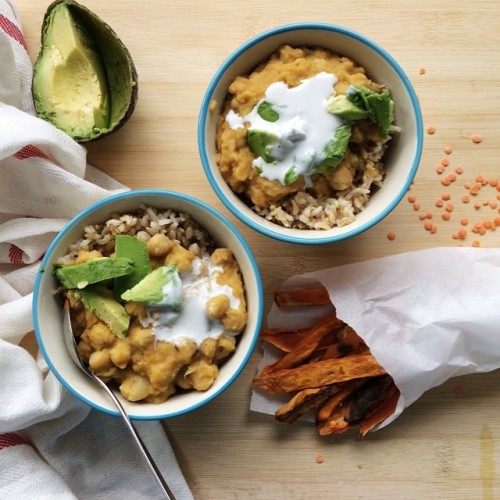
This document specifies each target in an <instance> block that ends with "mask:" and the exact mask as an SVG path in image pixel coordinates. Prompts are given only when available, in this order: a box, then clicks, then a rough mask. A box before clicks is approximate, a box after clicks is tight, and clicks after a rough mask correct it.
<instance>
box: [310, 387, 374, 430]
mask: <svg viewBox="0 0 500 500" xmlns="http://www.w3.org/2000/svg"><path fill="white" fill-rule="evenodd" d="M367 380H368V379H366V378H360V379H355V380H350V381H349V382H345V383H343V384H335V385H336V386H340V390H339V392H338V393H336V394H334V395H333V396H332V397H331V398H329V399H328V400H327V401H326V402H325V404H324V405H323V406H322V407H321V408H320V409H319V410H318V413H317V415H316V424H320V423H322V422H326V421H327V420H328V419H329V418H330V417H331V416H332V415H333V413H334V411H335V410H336V409H337V408H338V406H339V405H342V404H343V405H344V406H347V404H346V400H347V399H348V398H349V397H350V396H351V395H352V394H353V393H354V391H356V390H357V389H358V388H359V387H361V386H362V385H363V384H364V383H365V382H366V381H367Z"/></svg>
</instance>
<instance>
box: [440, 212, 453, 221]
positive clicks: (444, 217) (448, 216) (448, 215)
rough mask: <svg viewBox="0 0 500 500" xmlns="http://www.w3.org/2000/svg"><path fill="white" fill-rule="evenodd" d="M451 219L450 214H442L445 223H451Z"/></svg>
mask: <svg viewBox="0 0 500 500" xmlns="http://www.w3.org/2000/svg"><path fill="white" fill-rule="evenodd" d="M450 218H451V215H450V212H443V213H442V214H441V219H443V220H444V221H449V220H450Z"/></svg>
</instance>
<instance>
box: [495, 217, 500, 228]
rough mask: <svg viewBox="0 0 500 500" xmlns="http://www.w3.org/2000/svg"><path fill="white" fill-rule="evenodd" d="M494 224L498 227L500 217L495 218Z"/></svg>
mask: <svg viewBox="0 0 500 500" xmlns="http://www.w3.org/2000/svg"><path fill="white" fill-rule="evenodd" d="M495 224H496V225H497V226H500V217H496V218H495Z"/></svg>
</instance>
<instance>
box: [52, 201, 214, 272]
mask: <svg viewBox="0 0 500 500" xmlns="http://www.w3.org/2000/svg"><path fill="white" fill-rule="evenodd" d="M122 234H124V235H129V236H135V237H137V238H138V239H141V240H144V241H147V240H149V239H150V238H151V237H152V236H154V235H155V234H164V235H166V236H168V237H169V238H170V239H171V240H174V241H176V242H178V243H179V244H180V245H182V246H183V247H184V248H186V249H188V250H190V251H191V252H193V253H194V254H195V255H197V256H201V255H203V254H206V253H207V252H209V251H210V250H212V249H213V247H214V242H213V241H212V238H211V237H210V236H209V234H208V233H207V231H206V230H205V229H204V228H203V227H202V226H201V225H200V224H199V223H198V222H197V221H195V220H194V219H193V218H192V217H191V216H190V215H189V214H187V213H185V212H178V211H175V210H172V209H170V208H169V209H157V208H154V207H150V206H146V205H144V204H141V205H139V209H138V211H137V212H135V213H130V214H123V215H120V214H117V213H113V214H111V216H110V218H109V219H108V220H107V221H106V222H103V223H100V224H91V225H88V226H85V228H84V230H83V235H82V237H81V238H79V239H78V240H77V241H76V242H75V243H73V244H72V245H71V246H70V247H69V250H68V253H67V254H66V255H65V256H64V257H61V258H60V259H58V261H57V264H58V265H64V264H65V263H67V262H70V261H72V260H74V259H75V258H76V256H77V255H78V252H79V251H80V250H87V251H92V250H99V251H100V252H101V253H102V255H103V256H109V255H111V254H112V253H113V252H114V249H115V237H116V236H117V235H122Z"/></svg>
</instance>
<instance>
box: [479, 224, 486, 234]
mask: <svg viewBox="0 0 500 500" xmlns="http://www.w3.org/2000/svg"><path fill="white" fill-rule="evenodd" d="M479 234H480V235H481V236H484V235H485V234H486V229H485V228H484V227H483V226H481V227H480V228H479Z"/></svg>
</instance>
